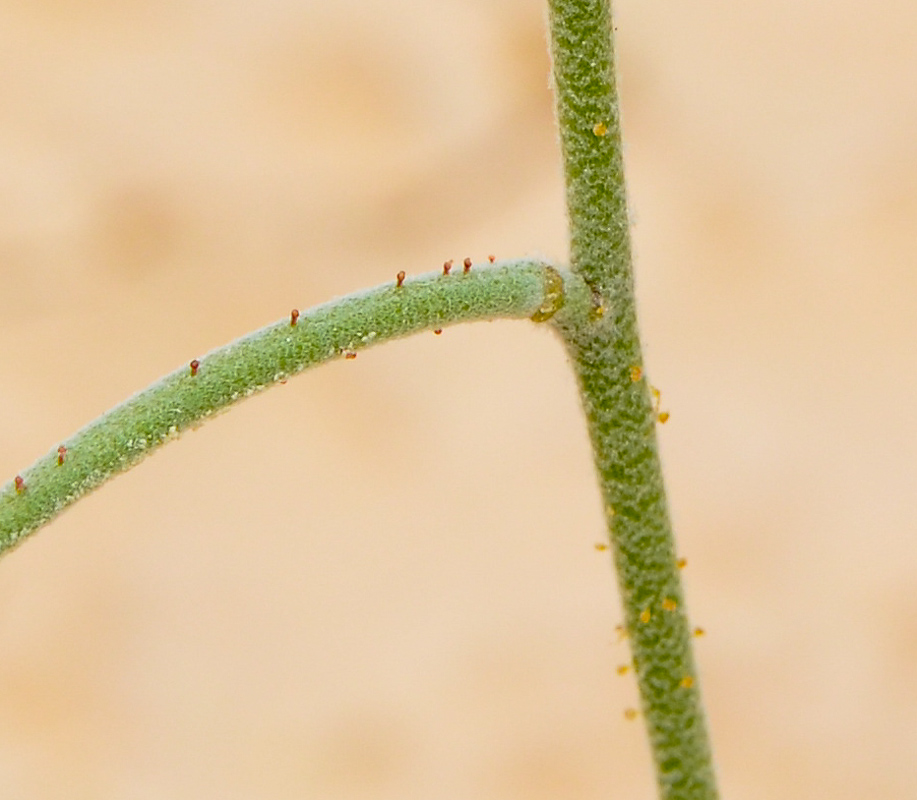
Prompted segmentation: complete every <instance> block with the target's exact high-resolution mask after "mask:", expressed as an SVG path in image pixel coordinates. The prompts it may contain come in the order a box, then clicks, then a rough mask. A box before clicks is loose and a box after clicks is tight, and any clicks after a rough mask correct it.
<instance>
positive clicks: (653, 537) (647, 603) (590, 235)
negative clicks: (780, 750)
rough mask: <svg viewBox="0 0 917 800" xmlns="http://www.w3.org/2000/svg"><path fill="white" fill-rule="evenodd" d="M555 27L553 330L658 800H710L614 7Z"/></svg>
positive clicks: (599, 7) (580, 10) (553, 5)
mask: <svg viewBox="0 0 917 800" xmlns="http://www.w3.org/2000/svg"><path fill="white" fill-rule="evenodd" d="M550 24H551V38H552V55H553V60H554V83H555V89H556V95H557V117H558V121H559V126H560V136H561V149H562V152H563V159H564V169H565V176H566V187H567V210H568V216H569V224H570V256H571V268H572V270H573V271H574V273H575V274H578V275H580V276H581V277H582V278H583V280H584V281H585V282H586V284H587V285H588V286H589V288H590V289H591V292H592V297H593V308H592V309H591V310H589V309H585V310H582V311H581V312H580V313H579V314H573V313H568V314H566V315H564V317H562V318H561V319H558V320H556V323H557V327H558V328H559V330H560V332H561V335H562V337H563V338H564V340H565V343H566V346H567V349H568V352H569V353H570V356H571V358H572V360H573V363H574V368H575V371H576V373H577V377H578V380H579V384H580V390H581V393H582V398H583V406H584V409H585V413H586V418H587V422H588V427H589V432H590V436H591V439H592V445H593V452H594V457H595V463H596V468H597V470H598V474H599V479H600V483H601V488H602V494H603V499H604V505H605V513H606V520H607V525H608V531H609V537H610V541H611V545H612V551H613V553H614V560H615V566H616V568H617V573H618V579H619V582H620V586H621V594H622V597H623V603H624V612H625V622H626V626H627V631H628V633H629V636H630V642H631V652H632V655H633V661H634V668H635V673H636V675H637V681H638V684H639V687H640V695H641V702H642V707H643V713H644V718H645V720H646V725H647V729H648V733H649V738H650V744H651V747H652V750H653V756H654V761H655V765H656V777H657V783H658V786H659V792H660V796H661V797H662V798H665V800H688V799H690V800H713V798H716V797H717V789H716V783H715V778H714V771H713V765H712V757H711V750H710V743H709V738H708V734H707V726H706V721H705V718H704V713H703V708H702V706H701V700H700V693H699V682H698V679H697V672H696V668H695V664H694V657H693V653H692V649H691V631H690V628H689V625H688V618H687V615H686V613H685V604H684V598H683V595H682V588H681V580H680V578H679V574H678V568H677V562H676V555H675V544H674V537H673V534H672V528H671V523H670V520H669V514H668V508H667V504H666V498H665V489H664V486H663V481H662V472H661V466H660V462H659V453H658V449H657V444H656V430H655V426H656V421H657V419H656V413H655V411H654V409H653V404H652V402H651V398H650V388H649V384H648V383H647V380H646V375H645V372H644V370H643V361H642V355H641V348H640V340H639V336H638V330H637V316H636V306H635V301H634V289H633V270H632V265H631V248H630V234H629V223H628V215H627V201H626V194H625V184H624V165H623V159H622V153H621V126H620V115H619V107H618V99H617V91H616V87H615V72H614V50H613V46H612V39H611V9H610V6H609V2H608V0H550Z"/></svg>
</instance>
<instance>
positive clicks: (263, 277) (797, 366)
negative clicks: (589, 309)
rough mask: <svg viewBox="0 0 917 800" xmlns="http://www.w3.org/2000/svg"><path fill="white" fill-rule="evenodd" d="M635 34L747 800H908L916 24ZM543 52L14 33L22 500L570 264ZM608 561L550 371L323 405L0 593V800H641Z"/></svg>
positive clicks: (272, 8)
mask: <svg viewBox="0 0 917 800" xmlns="http://www.w3.org/2000/svg"><path fill="white" fill-rule="evenodd" d="M617 9H618V10H617V22H618V27H619V33H618V35H619V60H620V70H621V73H622V91H623V102H624V126H625V135H626V139H627V147H626V159H627V166H628V170H629V181H630V192H631V195H632V198H633V206H634V217H635V228H634V236H635V247H636V252H637V256H638V278H637V280H638V294H639V299H640V304H641V305H640V310H641V319H642V327H643V332H644V336H645V340H646V362H647V365H648V371H649V373H650V376H651V380H652V381H653V383H655V384H656V385H657V386H659V387H660V388H661V389H662V392H663V407H664V408H667V409H668V410H669V411H670V412H671V415H672V416H671V420H670V422H669V423H668V425H666V426H665V428H663V429H662V430H661V442H662V448H663V456H664V460H665V464H666V468H667V473H668V479H669V483H670V491H671V502H672V509H673V515H674V518H675V520H676V523H677V530H678V535H679V549H680V551H681V552H682V553H683V554H684V555H686V556H687V557H688V559H689V566H688V568H687V570H686V572H685V580H686V582H687V591H688V598H689V601H690V607H691V612H692V616H693V619H694V621H695V622H696V623H698V624H701V625H703V626H704V627H705V628H706V629H707V631H708V635H707V636H706V637H705V638H704V639H702V640H699V642H698V648H699V652H698V656H699V659H700V662H701V668H702V680H703V688H704V692H705V695H706V699H707V702H708V704H709V712H710V717H711V725H712V729H713V734H714V738H715V742H716V750H717V756H718V765H719V771H720V775H721V779H722V788H723V790H724V796H725V797H728V798H742V799H743V800H745V799H747V800H756V799H757V798H773V797H780V798H784V800H792V799H795V798H813V797H832V798H834V800H844V799H845V798H863V797H882V798H914V797H917V680H915V664H917V591H915V585H917V583H915V575H917V535H915V534H917V525H915V512H914V496H915V481H914V476H915V462H917V415H915V413H914V411H913V409H914V405H915V401H917V369H915V366H917V363H915V361H917V357H915V355H914V344H913V343H914V341H915V334H917V314H915V307H917V269H915V262H917V256H915V253H917V224H915V220H917V146H915V141H917V46H915V43H917V10H915V6H914V4H913V3H905V2H892V1H891V0H889V1H888V2H878V3H876V2H874V3H870V4H863V3H854V2H833V3H827V2H815V0H809V1H808V2H800V0H793V2H789V0H784V2H777V3H774V2H769V3H764V2H758V0H743V2H742V3H738V4H735V3H727V4H724V3H713V2H692V3H672V2H671V0H664V1H663V0H643V2H636V0H626V2H620V3H618V7H617ZM542 16H543V8H542V3H540V2H537V3H536V2H524V1H523V0H488V1H487V2H484V0H423V1H422V2H421V1H420V0H395V1H394V2H393V0H387V1H386V2H379V1H378V0H359V2H349V1H345V2H341V1H340V0H339V2H337V3H332V4H319V3H313V2H308V0H307V2H300V3H294V2H290V0H261V2H258V3H255V2H251V0H229V2H224V3H220V4H210V3H201V2H183V3H177V2H161V1H160V0H157V2H152V0H117V1H116V0H82V1H81V0H0V286H2V288H0V333H2V341H3V346H2V348H0V373H2V375H3V381H2V385H0V475H2V479H3V480H6V479H8V478H10V477H12V476H13V475H14V474H15V473H16V471H17V470H19V469H20V468H22V467H23V466H25V465H26V464H28V463H30V462H31V461H32V460H33V459H34V458H35V457H37V456H39V455H41V454H43V453H44V452H46V451H47V450H48V449H49V448H51V447H53V446H56V444H57V442H59V441H60V440H61V439H62V438H63V437H65V436H67V435H68V434H69V433H71V432H73V431H74V430H75V429H76V428H78V427H80V426H81V425H83V424H84V423H86V422H87V421H88V420H90V419H92V418H93V417H95V416H96V415H97V414H99V413H100V412H101V411H103V410H104V409H105V408H107V407H109V406H110V405H112V404H114V403H116V402H117V401H119V400H121V399H123V398H124V397H126V396H127V395H129V394H131V393H132V392H134V391H136V390H138V389H140V388H142V387H143V386H145V385H146V384H148V383H149V382H151V381H152V380H154V379H155V378H157V377H158V376H160V375H161V374H163V373H164V372H166V371H168V370H171V369H173V368H175V367H176V366H178V365H180V364H184V363H187V361H188V360H190V359H191V358H193V357H194V356H195V355H199V354H200V353H202V352H206V351H207V350H209V349H210V348H212V347H215V346H217V345H219V344H222V343H224V342H226V341H228V340H230V339H232V338H234V337H236V336H238V335H241V334H242V333H245V332H246V331H248V330H250V329H252V328H255V327H258V326H261V325H263V324H266V323H267V322H269V321H271V320H274V319H276V318H279V317H281V316H284V315H285V314H287V313H288V312H289V309H290V308H292V307H294V306H297V307H299V308H304V307H307V306H309V305H311V304H314V303H317V302H321V301H323V300H326V299H328V298H329V297H332V296H335V295H339V294H343V293H346V292H348V291H351V290H353V289H356V288H359V287H362V286H366V285H373V284H376V283H380V282H382V281H386V280H390V279H391V278H392V276H393V275H394V274H395V272H397V271H398V270H399V269H405V270H407V271H408V272H419V271H425V270H429V269H435V268H437V266H438V265H439V264H441V263H442V261H443V260H444V259H446V258H463V257H465V256H466V255H467V256H471V257H472V258H474V259H478V260H480V259H483V258H485V257H486V255H487V254H489V253H495V254H496V255H498V256H500V257H505V256H512V255H522V254H526V253H533V252H537V253H542V254H546V255H548V256H551V257H556V258H563V257H564V253H565V223H564V219H563V207H562V189H561V180H560V172H559V160H558V155H557V148H556V144H555V135H554V132H553V129H552V106H551V98H550V95H549V92H548V89H547V74H548V69H549V65H548V60H547V57H546V50H545V46H544V33H543V19H542ZM601 537H602V523H601V518H600V509H599V502H598V497H597V493H596V491H595V489H594V486H593V483H592V473H591V464H590V460H589V453H588V449H587V444H586V441H585V438H584V431H583V426H582V423H581V420H580V418H579V416H578V408H577V398H576V396H575V394H574V389H573V386H572V384H571V381H570V379H569V377H568V375H567V368H566V365H565V362H564V356H563V354H562V352H561V349H560V347H559V346H558V344H557V342H555V341H554V340H553V339H552V338H551V336H550V335H549V334H548V333H546V332H545V331H538V330H532V329H531V326H529V325H526V324H521V323H517V324H510V323H497V324H492V325H480V326H473V327H466V328H457V329H453V330H449V331H447V332H446V334H444V335H443V336H441V337H434V336H429V337H421V338H419V339H414V340H410V341H406V342H401V343H397V344H393V345H389V346H386V347H385V348H381V349H377V350H374V351H372V352H370V353H365V354H363V355H361V356H360V358H358V359H357V360H356V361H353V362H350V361H348V362H340V363H336V364H334V365H332V366H329V367H326V368H324V369H322V370H319V371H318V372H315V373H312V374H308V375H305V376H302V377H300V378H298V379H296V380H294V381H291V382H290V384H289V385H287V386H285V387H283V388H280V389H277V390H274V391H272V392H270V393H268V394H267V395H264V396H261V397H259V398H256V399H253V400H251V401H249V402H248V403H246V404H244V405H243V406H242V407H240V408H238V409H236V410H235V411H233V412H232V413H230V414H228V415H225V416H223V417H221V418H219V419H217V420H215V421H214V422H212V423H211V424H209V425H207V426H205V427H204V428H203V429H202V430H200V431H198V432H196V433H194V434H191V435H188V436H187V437H185V438H184V439H183V440H182V441H181V442H179V443H177V444H173V445H170V446H169V447H168V448H166V449H165V450H164V451H162V452H161V453H159V454H158V455H156V456H155V457H154V458H152V459H151V460H149V461H147V462H145V463H144V464H143V465H142V466H140V467H139V468H138V469H136V470H135V471H133V472H132V473H130V474H128V475H126V476H124V477H122V478H120V479H118V480H117V481H115V482H114V483H112V484H111V485H109V486H108V487H106V488H104V489H103V490H101V491H100V492H98V493H97V494H95V495H93V496H92V497H91V498H89V499H87V500H86V501H84V502H83V503H81V504H79V505H78V506H77V507H75V508H74V509H72V510H71V511H70V512H68V513H67V514H66V515H65V516H64V517H63V518H61V519H60V520H59V521H58V522H56V523H55V524H54V525H53V526H52V527H51V528H49V529H47V530H45V531H43V532H42V533H41V534H40V535H38V536H36V537H35V538H33V539H32V540H30V541H29V542H28V543H26V544H25V545H24V546H23V547H22V548H21V549H19V550H18V551H17V552H15V553H14V554H13V555H12V556H10V557H9V558H8V559H6V560H4V561H3V563H2V565H0V687H2V688H0V795H2V796H3V797H6V798H21V799H22V800H38V798H62V797H66V798H72V799H78V798H87V800H88V799H89V798H93V799H97V798H113V799H114V798H118V799H119V800H147V799H148V798H149V799H150V800H153V798H156V799H157V800H158V799H159V798H175V799H176V800H183V799H184V798H189V799H190V798H195V799H196V800H198V799H201V798H204V799H206V800H209V799H210V798H212V799H213V800H235V799H236V798H266V799H267V798H271V799H273V798H300V797H311V798H319V799H320V800H323V799H324V798H329V799H330V798H335V800H339V799H346V800H350V799H351V798H353V799H354V800H364V798H379V799H387V798H399V800H405V799H408V800H410V799H412V798H416V800H427V799H430V800H465V798H475V800H517V799H518V800H522V799H523V798H525V800H539V798H560V797H562V798H565V799H566V800H580V799H582V800H586V799H587V798H588V799H589V800H591V799H592V798H596V799H598V798H608V797H616V798H628V799H629V800H649V798H652V797H653V795H654V788H653V784H652V781H651V778H650V775H649V767H648V756H647V752H646V746H645V744H644V741H643V732H642V729H641V727H640V725H639V723H628V722H626V721H625V720H624V719H623V716H622V712H623V710H624V709H625V708H626V707H628V706H630V705H632V704H633V703H634V702H635V701H634V695H635V691H634V686H633V683H632V679H631V678H630V677H625V678H619V677H617V676H616V675H615V669H614V668H615V666H616V665H617V664H619V663H621V662H623V661H626V660H627V650H626V645H625V644H620V643H618V642H617V641H616V636H615V634H614V632H613V628H614V625H615V624H616V623H617V622H618V621H619V620H620V612H619V610H618V598H617V593H616V589H615V586H614V582H613V580H612V576H611V573H610V570H609V565H608V560H609V559H608V555H607V554H605V553H598V552H596V550H595V549H594V547H593V544H594V543H595V542H596V541H599V540H600V539H601Z"/></svg>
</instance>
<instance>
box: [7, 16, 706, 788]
mask: <svg viewBox="0 0 917 800" xmlns="http://www.w3.org/2000/svg"><path fill="white" fill-rule="evenodd" d="M550 17H551V33H552V45H553V54H554V79H555V84H556V91H557V98H558V120H559V127H560V134H561V144H562V150H563V155H564V164H565V175H566V181H567V206H568V212H569V222H570V240H571V247H570V268H569V270H567V269H565V268H561V267H558V266H555V265H551V264H549V263H546V262H544V261H538V260H533V259H525V260H517V261H507V262H501V263H499V264H495V265H494V266H492V267H487V268H483V269H481V268H478V267H475V266H474V265H472V264H471V263H470V262H466V263H464V264H462V265H454V264H452V263H451V262H447V263H446V264H445V265H444V267H443V272H442V273H437V274H433V275H427V276H423V277H420V278H408V277H406V276H405V275H404V274H403V273H399V275H398V276H397V278H396V279H395V280H394V281H393V282H391V283H389V284H386V285H385V286H383V287H380V288H379V289H376V290H372V291H370V292H365V293H362V294H359V295H355V296H352V297H349V298H345V299H343V300H341V301H336V302H335V303H331V304H328V305H326V306H321V307H318V308H315V309H312V310H311V311H308V312H303V313H302V314H300V313H299V312H298V311H293V312H292V313H291V316H290V318H289V319H284V320H281V321H280V322H278V323H276V324H274V325H272V326H270V327H268V328H266V329H264V330H262V331H259V332H256V333H254V334H251V335H250V336H248V337H245V338H243V339H241V340H239V341H237V342H234V343H232V344H230V345H228V346H227V347H225V348H223V349H221V350H219V351H215V352H214V353H211V354H209V355H207V356H202V357H200V358H197V359H194V360H192V361H191V362H190V363H189V364H188V365H187V366H185V367H183V368H181V369H180V370H178V371H176V372H175V373H173V374H171V375H169V376H167V377H166V378H164V379H163V380H162V381H161V382H159V383H158V384H156V385H154V386H152V387H150V389H148V390H146V391H145V392H143V393H141V394H140V395H138V396H136V397H134V398H132V399H131V400H129V401H127V402H126V403H124V404H122V405H121V406H118V407H116V408H115V409H113V410H112V411H111V412H109V413H108V414H106V415H104V416H103V417H102V418H100V419H99V420H98V421H97V422H96V423H93V424H92V425H90V426H88V427H87V428H86V429H84V430H83V431H81V432H80V433H78V434H76V435H75V436H74V437H72V438H71V439H70V440H68V441H67V442H66V443H64V444H63V445H60V446H59V447H56V448H55V449H54V450H53V451H52V452H51V453H49V454H48V455H47V456H45V457H44V458H43V459H40V460H39V461H38V462H37V463H36V464H34V465H33V466H32V467H30V468H29V469H27V470H24V471H23V472H22V473H20V474H19V475H17V476H16V477H15V479H14V480H12V481H10V482H9V483H8V484H7V485H6V486H5V487H4V488H3V490H2V492H0V547H2V549H3V550H8V549H9V548H11V547H13V546H14V545H16V544H17V543H18V542H19V541H20V540H21V539H22V538H23V537H25V536H26V535H28V534H29V533H31V532H33V531H34V530H36V529H37V528H39V527H40V526H41V525H43V524H45V523H46V522H48V521H50V520H51V519H52V518H53V517H54V516H55V515H56V514H58V513H59V512H60V511H61V510H63V509H64V508H66V507H67V506H68V505H69V504H71V503H72V502H74V501H75V500H76V499H78V498H79V497H81V496H82V495H83V494H85V493H86V492H88V491H90V490H92V489H94V488H95V487H96V486H98V485H100V484H101V483H102V482H104V481H105V480H107V479H108V478H109V477H111V476H112V475H114V474H117V473H118V472H120V471H123V470H124V469H127V468H129V467H130V466H132V465H133V464H135V463H136V462H137V461H139V460H140V459H141V458H142V457H143V456H145V455H146V454H148V453H149V452H150V451H151V450H153V449H155V448H156V447H158V446H159V445H161V444H163V443H164V442H166V441H167V440H169V439H170V438H172V437H174V436H176V435H178V434H180V433H181V432H182V431H183V430H185V429H187V428H188V427H191V426H192V425H195V424H197V423H199V422H201V421H202V420H203V419H204V418H206V417H207V416H210V415H211V414H213V413H215V412H217V411H219V410H221V409H222V408H224V407H226V406H227V405H229V404H231V403H233V402H235V401H237V400H240V399H243V398H244V397H247V396H248V395H250V394H253V393H255V392H257V391H260V390H262V389H264V388H266V387H267V386H269V385H271V384H273V383H277V382H281V381H284V380H285V379H286V378H287V377H288V376H289V375H292V374H295V373H296V372H299V371H301V370H303V369H305V368H307V367H309V366H312V365H314V364H317V363H321V362H322V361H326V360H330V359H333V358H338V357H343V358H347V357H351V356H353V355H355V354H356V353H357V352H358V351H360V350H361V349H363V348H365V347H368V346H371V345H375V344H378V343H381V342H383V341H386V340H388V339H392V338H395V337H398V336H404V335H407V334H409V333H413V332H416V331H420V330H439V329H441V328H443V327H444V326H446V325H450V324H454V323H457V322H462V321H472V320H477V319H494V318H501V317H502V318H526V317H527V318H531V319H532V320H534V321H535V322H536V323H545V324H549V325H551V326H552V327H553V328H554V329H555V330H556V331H557V332H558V333H559V335H560V336H561V339H562V340H563V342H564V344H565V346H566V348H567V350H568V352H569V354H570V358H571V361H572V363H573V366H574V370H575V372H576V375H577V378H578V381H579V385H580V390H581V393H582V400H583V405H584V408H585V412H586V418H587V422H588V425H589V429H590V435H591V440H592V443H593V449H594V455H595V462H596V467H597V471H598V474H599V478H600V484H601V489H602V496H603V500H604V505H605V509H606V517H607V523H608V530H609V537H610V542H611V547H612V549H613V551H614V555H615V561H616V564H617V568H618V574H619V580H620V584H621V589H622V595H623V597H624V598H625V620H626V627H627V630H628V633H629V635H630V639H631V643H632V652H633V659H634V668H635V673H636V675H637V677H638V682H639V685H640V688H641V696H642V703H643V710H644V714H645V718H646V721H647V725H648V729H649V734H650V741H651V745H652V749H653V753H654V756H655V760H656V767H657V780H658V784H659V789H660V794H661V796H662V797H665V798H711V797H715V796H716V790H715V786H714V778H713V772H712V766H711V757H710V752H709V744H708V741H707V734H706V728H705V723H704V718H703V713H702V710H701V707H700V699H699V686H698V680H697V676H696V669H695V666H694V662H693V658H692V655H691V646H690V642H691V634H690V627H689V625H688V621H687V616H686V614H685V604H684V599H683V596H682V590H681V585H680V580H679V577H678V569H677V563H676V555H675V548H674V542H673V539H672V534H671V530H670V524H669V519H668V513H667V510H666V502H665V494H664V489H663V485H662V479H661V472H660V466H659V461H658V454H657V448H656V442H655V426H656V424H657V420H658V412H657V409H656V408H655V407H654V403H653V399H652V397H651V391H650V387H649V384H648V383H647V380H646V376H645V374H644V371H643V366H642V355H641V349H640V343H639V340H638V336H637V322H636V311H635V306H634V298H633V286H632V282H633V280H632V274H631V263H630V261H631V259H630V244H629V223H628V215H627V208H626V202H625V187H624V175H623V165H622V158H621V135H620V125H619V113H618V106H617V99H616V94H615V87H614V72H613V60H614V59H613V51H612V47H611V38H610V31H611V25H610V9H609V6H608V3H607V2H603V0H594V1H592V2H586V1H585V0H569V1H565V0H554V2H552V3H551V4H550Z"/></svg>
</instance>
